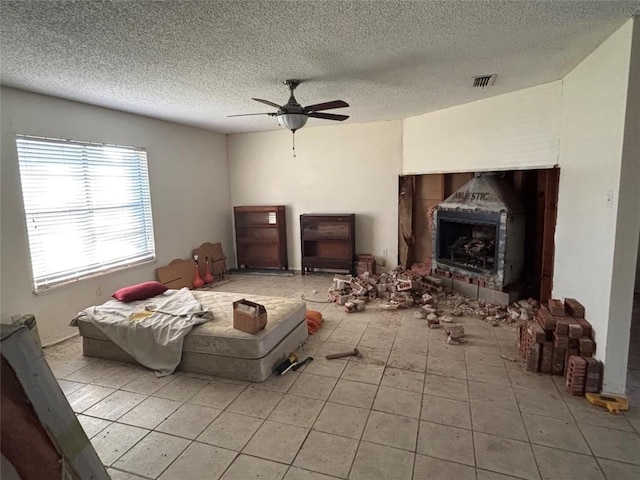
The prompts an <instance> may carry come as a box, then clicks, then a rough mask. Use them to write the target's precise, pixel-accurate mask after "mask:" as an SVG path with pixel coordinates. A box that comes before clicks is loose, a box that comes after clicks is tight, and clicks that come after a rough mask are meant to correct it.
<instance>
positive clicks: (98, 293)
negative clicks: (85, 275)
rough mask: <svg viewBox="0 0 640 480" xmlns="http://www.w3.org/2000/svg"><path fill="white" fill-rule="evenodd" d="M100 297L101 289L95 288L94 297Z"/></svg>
mask: <svg viewBox="0 0 640 480" xmlns="http://www.w3.org/2000/svg"><path fill="white" fill-rule="evenodd" d="M101 296H102V289H101V288H100V287H96V297H101Z"/></svg>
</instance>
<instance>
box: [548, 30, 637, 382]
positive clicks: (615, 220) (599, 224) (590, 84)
mask: <svg viewBox="0 0 640 480" xmlns="http://www.w3.org/2000/svg"><path fill="white" fill-rule="evenodd" d="M632 31H633V21H631V20H630V21H629V22H627V23H626V24H625V25H624V26H623V27H622V28H621V29H619V30H618V31H617V32H616V33H615V34H614V35H612V36H611V37H610V38H608V39H607V40H606V41H605V42H604V43H603V44H602V45H601V46H600V47H598V48H597V49H596V50H595V51H594V52H593V53H592V54H591V55H589V56H588V57H587V58H586V59H585V60H584V61H582V62H581V63H580V64H579V65H578V66H577V67H576V68H575V69H574V70H573V71H572V72H571V73H569V74H568V75H567V76H566V77H565V79H564V88H563V103H562V127H561V135H560V138H561V141H560V157H559V158H560V168H561V171H560V188H559V197H558V219H557V227H556V238H555V240H556V250H555V266H554V281H553V296H554V297H556V298H563V297H575V298H577V299H578V300H579V301H580V302H582V303H583V304H584V306H585V308H586V317H587V318H588V320H589V321H590V322H591V323H592V324H593V327H594V331H595V332H596V341H597V351H596V355H595V356H596V358H599V359H600V360H602V361H604V363H605V377H604V389H605V390H606V391H608V392H611V393H624V386H625V382H626V379H625V378H626V363H627V349H628V346H629V325H630V321H631V309H630V307H631V294H632V291H633V290H632V289H633V272H632V268H630V265H633V264H635V253H636V252H635V249H636V243H635V242H636V239H637V238H638V194H637V188H638V178H637V176H636V177H635V178H624V179H623V181H622V183H621V175H622V174H623V169H622V166H623V161H622V158H623V157H622V149H623V140H624V136H625V131H624V129H625V112H626V108H627V105H626V102H627V87H628V83H629V62H630V49H631V38H632ZM636 108H637V105H636ZM635 126H636V128H637V124H636V125H635ZM637 133H638V130H635V132H634V135H635V136H637ZM630 146H631V144H630ZM629 153H631V152H629ZM633 161H634V162H635V163H636V164H637V162H638V158H637V157H636V158H635V159H634V160H633ZM631 162H632V160H631V158H627V159H625V162H624V163H626V164H630V163H631ZM627 166H628V165H627ZM634 189H635V193H632V190H634ZM608 192H611V194H612V201H611V202H610V203H608V202H607V193H608ZM634 197H635V202H633V199H634ZM629 201H632V203H625V202H629ZM625 230H626V232H625ZM625 236H626V237H627V238H626V239H623V237H625ZM630 236H631V237H632V238H629V237H630ZM614 259H615V261H614ZM612 289H613V290H612ZM621 289H622V290H624V292H623V291H622V290H621Z"/></svg>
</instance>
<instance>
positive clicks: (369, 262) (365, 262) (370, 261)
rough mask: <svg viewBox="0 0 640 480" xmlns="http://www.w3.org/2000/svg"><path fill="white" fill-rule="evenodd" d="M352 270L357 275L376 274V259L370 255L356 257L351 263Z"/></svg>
mask: <svg viewBox="0 0 640 480" xmlns="http://www.w3.org/2000/svg"><path fill="white" fill-rule="evenodd" d="M353 269H354V271H355V272H356V273H357V274H358V275H362V274H363V273H366V272H369V273H371V274H375V273H376V257H374V256H373V255H370V254H361V255H356V261H355V262H353Z"/></svg>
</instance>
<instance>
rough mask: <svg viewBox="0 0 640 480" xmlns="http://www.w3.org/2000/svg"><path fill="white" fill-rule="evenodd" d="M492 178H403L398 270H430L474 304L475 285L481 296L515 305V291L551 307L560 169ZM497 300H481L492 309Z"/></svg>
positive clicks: (444, 175)
mask: <svg viewBox="0 0 640 480" xmlns="http://www.w3.org/2000/svg"><path fill="white" fill-rule="evenodd" d="M489 173H490V172H483V173H480V174H479V175H478V173H475V174H474V173H473V172H457V173H437V174H426V175H407V176H402V177H400V182H399V188H398V193H399V195H398V213H399V218H398V232H399V235H398V260H399V264H401V265H403V266H405V267H407V268H409V267H411V266H412V265H414V264H416V263H419V264H421V265H422V264H424V265H428V266H430V267H431V270H432V272H434V274H436V275H440V276H441V277H443V278H450V279H451V280H448V281H449V282H450V283H451V282H452V283H453V285H452V288H454V289H456V288H457V287H456V285H457V284H461V285H460V288H461V290H459V291H461V292H462V293H464V294H465V295H467V296H469V297H472V298H473V297H474V294H473V292H472V289H473V288H474V286H477V292H478V293H477V295H478V296H479V295H480V293H482V292H484V293H486V291H487V290H490V291H492V292H503V293H508V296H509V298H510V299H511V298H512V297H513V296H514V294H513V292H517V294H518V295H522V296H525V297H529V296H531V297H533V298H539V299H540V300H541V301H546V300H548V299H549V298H550V296H551V289H552V282H551V280H552V278H553V264H554V258H553V257H554V255H553V251H554V242H553V240H554V233H555V220H556V216H555V208H556V204H557V194H558V178H559V169H557V168H549V169H533V170H513V171H507V172H491V173H495V174H494V175H491V174H489ZM478 177H479V178H478ZM492 177H494V178H495V180H493V179H491V178H492ZM474 178H476V181H475V182H473V184H471V185H469V182H470V181H471V180H472V179H474ZM484 180H486V182H485V181H484ZM496 183H500V184H501V185H496ZM503 187H506V188H503ZM509 191H511V193H508V192H509ZM493 192H495V193H496V195H495V196H494V195H493ZM517 204H520V206H518V205H517ZM514 207H515V208H514ZM525 213H526V214H525ZM441 227H444V228H441ZM438 232H439V233H438ZM467 240H468V241H467ZM456 242H457V243H456ZM517 251H519V253H518V254H517V255H516V252H517ZM498 297H499V296H498V295H497V294H493V293H491V292H489V293H487V294H486V295H485V296H483V297H481V298H483V299H485V300H488V301H492V302H493V301H495V300H497V299H498ZM478 298H479V297H478ZM500 298H502V297H501V296H500ZM505 298H506V295H505Z"/></svg>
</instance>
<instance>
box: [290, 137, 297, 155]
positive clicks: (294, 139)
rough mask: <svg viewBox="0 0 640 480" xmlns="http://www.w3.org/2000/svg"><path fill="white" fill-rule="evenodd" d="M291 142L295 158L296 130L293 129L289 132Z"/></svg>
mask: <svg viewBox="0 0 640 480" xmlns="http://www.w3.org/2000/svg"><path fill="white" fill-rule="evenodd" d="M291 138H292V143H293V158H296V132H295V131H294V132H293V133H292V134H291Z"/></svg>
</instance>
